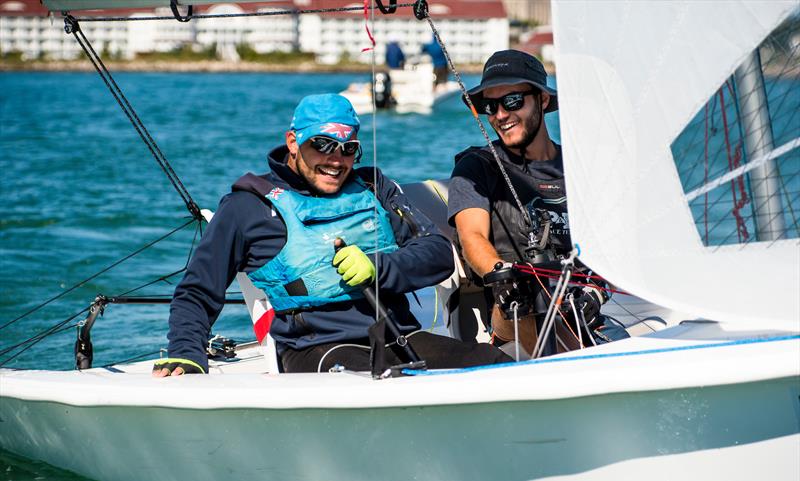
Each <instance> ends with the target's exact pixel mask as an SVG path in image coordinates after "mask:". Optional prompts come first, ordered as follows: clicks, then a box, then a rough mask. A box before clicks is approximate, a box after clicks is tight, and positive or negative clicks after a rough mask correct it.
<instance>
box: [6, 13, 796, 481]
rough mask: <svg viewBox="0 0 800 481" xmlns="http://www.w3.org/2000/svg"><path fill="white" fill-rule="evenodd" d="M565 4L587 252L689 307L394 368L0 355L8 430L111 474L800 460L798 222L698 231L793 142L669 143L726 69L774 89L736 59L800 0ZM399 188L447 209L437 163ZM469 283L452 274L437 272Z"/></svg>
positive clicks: (727, 467)
mask: <svg viewBox="0 0 800 481" xmlns="http://www.w3.org/2000/svg"><path fill="white" fill-rule="evenodd" d="M57 3H58V2H55V1H52V2H49V1H47V0H46V1H45V4H53V5H55V4H57ZM62 3H63V2H62ZM553 7H554V8H553V15H554V31H555V45H556V66H557V71H558V74H559V104H560V115H561V129H562V140H563V141H564V147H563V149H564V150H563V155H564V164H565V171H566V177H567V190H568V196H569V199H570V223H571V229H572V232H573V236H574V237H573V238H574V240H575V241H576V242H577V243H578V244H579V245H580V246H581V254H580V256H581V259H582V260H583V261H584V262H586V263H587V264H589V265H591V266H592V267H593V268H594V269H596V270H597V271H599V272H602V273H603V274H604V276H605V277H606V278H607V279H608V280H609V281H611V282H612V283H614V284H615V285H617V286H619V287H620V288H622V289H624V290H626V291H628V292H631V293H633V294H636V295H637V296H640V297H642V298H644V299H647V300H648V301H651V302H654V303H656V304H658V305H661V306H664V307H665V308H667V309H670V310H673V311H675V312H685V313H688V314H686V315H684V316H683V317H682V319H681V321H682V322H679V323H675V324H673V325H671V326H668V327H665V328H663V329H658V330H656V332H652V333H650V334H646V335H641V336H635V337H631V338H628V339H624V340H620V341H615V342H611V343H607V344H603V345H599V346H596V347H589V348H586V349H583V350H580V351H574V352H568V353H563V354H559V355H555V356H551V357H546V358H540V359H534V360H530V361H524V362H519V363H513V364H508V365H501V366H490V367H484V368H473V369H461V370H445V371H407V372H405V374H406V376H403V377H394V378H387V379H382V380H374V379H373V378H372V377H371V376H369V375H368V374H367V373H354V372H346V371H345V372H330V373H319V374H283V373H279V372H278V371H276V370H275V366H274V365H273V364H272V362H271V361H272V359H271V354H270V352H269V346H268V344H269V342H268V336H266V337H264V338H263V339H262V340H266V342H265V343H264V344H263V345H262V343H259V342H256V343H252V344H249V345H241V346H238V348H237V350H236V357H235V362H233V361H232V360H231V359H227V358H224V357H222V358H219V359H216V360H214V361H213V362H212V364H211V365H212V367H211V373H210V374H209V375H206V376H181V377H177V378H167V379H154V378H152V377H151V376H150V368H151V366H152V361H145V362H140V363H132V364H122V365H116V366H113V367H110V368H95V369H86V370H81V371H71V372H63V371H29V370H10V369H2V370H0V420H2V423H0V426H2V428H1V429H0V447H2V448H3V449H6V450H9V451H11V452H14V453H17V454H19V455H22V456H26V457H29V458H32V459H38V460H43V461H46V462H47V463H50V464H52V465H54V466H58V467H61V468H64V469H68V470H71V471H74V472H76V473H79V474H81V475H84V476H88V477H91V478H96V479H120V480H139V479H197V480H204V479H209V480H211V479H222V478H235V479H256V478H257V479H263V478H268V479H272V478H277V479H292V478H298V479H321V478H326V479H355V480H358V479H387V480H395V479H396V480H406V479H460V480H473V479H474V480H484V479H508V480H523V479H534V478H536V479H553V480H554V479H559V480H564V479H576V478H581V479H640V478H644V477H647V478H661V479H674V478H689V479H726V480H739V479H761V478H762V477H763V476H764V473H769V474H768V476H769V478H770V479H787V480H788V479H791V480H794V479H798V477H799V476H800V324H799V322H800V321H798V319H800V311H799V309H800V308H799V307H798V297H797V296H798V294H797V293H798V292H800V279H798V266H800V249H798V240H797V233H796V232H795V233H794V234H792V233H791V232H790V230H789V229H787V228H786V225H785V223H784V224H783V225H782V226H781V225H776V222H777V221H776V219H777V218H778V216H777V214H776V213H775V211H767V212H766V213H764V212H762V211H761V209H760V208H757V209H754V212H753V213H752V215H751V217H750V218H749V220H748V221H747V222H751V223H756V224H757V226H760V227H758V228H757V229H756V232H757V235H756V236H755V238H752V237H748V238H747V239H745V240H742V239H740V238H739V237H735V236H734V237H733V238H732V240H731V239H728V237H729V236H722V238H721V239H720V238H718V237H715V235H714V232H711V233H710V234H708V235H705V231H702V232H701V230H700V227H699V226H702V225H703V223H704V221H705V220H707V219H708V218H712V217H713V214H716V213H717V211H718V210H719V209H716V210H715V209H708V211H706V210H705V209H704V207H705V204H703V202H702V201H703V200H704V199H706V194H708V198H711V199H715V198H716V197H715V189H717V188H719V187H720V186H723V185H724V186H728V185H729V184H730V182H731V178H733V179H736V178H738V177H741V176H744V175H746V176H747V177H748V179H749V183H750V184H751V185H752V186H753V187H755V185H756V184H758V185H763V184H765V183H768V182H766V181H765V180H764V179H773V180H774V179H776V176H777V178H778V180H780V179H781V178H780V176H779V174H778V173H777V170H778V169H776V167H775V166H776V165H779V164H780V162H781V160H782V159H785V158H786V157H785V156H787V155H789V156H791V155H795V154H796V153H797V150H796V144H797V141H796V140H789V141H788V143H785V142H784V143H780V144H779V145H777V146H776V145H767V143H765V142H756V143H755V146H754V144H753V142H751V141H743V142H742V145H743V149H744V150H746V152H747V156H746V162H740V163H741V165H740V166H738V167H733V166H731V168H729V169H727V172H724V173H719V172H716V171H714V169H709V172H710V173H711V174H715V173H716V174H717V175H718V176H716V177H713V176H712V175H707V176H701V177H700V185H698V184H697V182H698V179H697V177H698V176H697V175H694V176H692V175H689V174H687V173H685V172H683V171H682V170H681V169H682V168H683V167H686V166H687V165H689V164H691V163H692V161H691V159H689V160H687V159H684V158H680V155H678V154H680V153H681V150H680V146H681V142H680V141H679V140H680V139H681V138H682V137H681V136H682V132H683V131H684V129H685V128H686V127H687V126H688V125H689V124H691V123H692V121H693V119H695V118H697V116H698V114H701V113H702V112H704V110H705V106H706V105H707V103H708V100H709V99H710V98H713V96H714V95H715V92H716V91H717V90H718V89H719V88H720V86H721V85H724V84H725V83H726V82H727V81H729V79H730V78H731V77H732V76H733V77H734V78H735V79H736V85H737V86H738V87H737V88H738V89H739V91H740V92H741V91H743V92H746V95H743V96H741V97H742V99H741V100H740V104H744V103H746V102H743V100H747V99H753V98H757V94H756V93H755V92H758V91H759V87H758V85H761V86H762V87H761V88H763V84H759V80H758V78H752V77H751V76H753V75H754V74H755V73H757V74H758V75H755V76H756V77H758V76H761V73H762V71H761V69H760V68H759V69H754V68H748V67H747V65H753V64H754V56H755V55H754V52H757V48H758V47H759V45H761V44H762V42H763V41H764V39H765V38H767V37H768V36H769V35H770V33H771V32H773V31H774V30H775V29H776V28H778V27H779V26H781V25H783V24H784V22H785V21H787V19H791V18H794V17H793V16H795V17H796V15H797V6H796V3H795V2H780V1H775V2H755V1H753V2H750V1H731V2H728V3H726V4H725V8H719V7H718V6H717V4H715V3H711V2H693V1H680V2H679V1H675V2H652V3H647V2H624V3H623V2H602V1H575V0H569V1H567V0H564V1H555V2H554V3H553ZM51 8H54V7H52V6H51ZM620 19H622V20H623V21H620ZM609 25H619V26H620V27H619V28H617V29H615V30H614V31H611V32H610V31H609V29H608V26H609ZM762 81H763V76H762ZM748 82H750V83H748ZM745 85H751V86H753V85H755V87H752V88H750V89H747V90H745V88H744V86H745ZM752 103H753V104H755V106H758V105H762V106H763V102H759V101H754V102H752ZM751 107H752V106H751ZM740 110H741V112H743V113H744V112H748V110H747V109H746V108H745V107H744V105H742V106H741V107H740ZM753 111H754V112H758V109H753ZM718 112H719V111H718ZM745 117H746V116H745V115H742V118H745ZM753 117H754V118H755V117H757V118H761V119H763V118H765V117H764V115H763V112H762V114H761V115H755V114H754V115H753ZM766 118H767V119H768V118H769V116H768V115H767V116H766ZM745 123H746V122H743V124H745ZM742 132H743V133H744V134H745V135H743V137H745V138H746V134H748V133H751V132H753V130H752V128H750V127H743V128H742ZM756 132H762V133H761V134H757V135H756V136H755V139H756V140H761V141H763V140H764V137H765V135H764V134H763V130H762V131H756ZM793 145H794V146H795V147H792V146H793ZM703 151H704V149H701V152H703ZM701 158H702V156H701ZM793 158H794V157H793ZM783 165H786V164H785V163H784V164H783ZM789 165H790V166H791V165H793V164H791V163H790V164H789ZM712 166H713V165H712ZM704 172H705V171H704ZM762 174H763V175H762ZM758 175H762V177H761V178H760V179H759V178H758ZM737 176H738V177H737ZM706 177H708V178H706ZM778 184H780V182H778ZM715 186H716V187H715ZM410 187H412V188H411V189H409V192H412V191H414V188H416V190H417V192H418V193H417V194H413V195H412V196H413V197H415V198H418V200H419V201H420V203H421V204H422V203H424V202H425V198H426V195H427V199H428V200H429V201H430V202H431V204H432V205H434V206H437V207H436V208H438V209H442V206H443V202H442V201H438V202H439V203H438V204H436V202H435V201H434V200H435V198H436V197H434V195H433V194H436V196H438V197H439V198H441V199H443V200H446V184H445V183H444V182H430V183H424V184H418V185H416V186H410ZM776 189H777V190H775V191H772V192H770V190H769V189H767V190H766V193H761V194H758V195H761V196H763V198H760V201H759V202H756V203H755V204H756V205H757V207H759V206H762V205H768V204H769V201H771V200H774V199H775V198H778V199H779V201H780V200H781V199H782V194H781V188H780V186H778V187H777V188H776ZM410 195H411V194H410ZM753 195H754V196H755V195H756V194H755V193H754V194H753ZM430 199H434V200H430ZM789 200H790V201H791V199H789ZM780 203H781V202H778V204H780ZM737 205H738V204H737ZM790 206H791V204H788V205H787V204H786V203H784V204H783V207H782V208H781V210H778V211H777V212H780V213H781V215H783V214H782V212H783V211H784V210H786V209H789V208H790ZM436 208H431V209H430V211H429V213H430V214H431V215H432V216H434V217H435V215H436V213H435V209H436ZM723 210H724V209H723ZM207 215H210V213H209V214H207ZM697 219H699V221H698V220H697ZM759 219H766V220H767V221H768V222H767V223H766V224H763V222H762V220H759ZM747 222H746V223H747ZM777 224H780V222H777ZM735 226H736V228H737V229H738V227H739V224H735ZM795 229H796V225H795ZM736 232H739V230H737V231H736ZM792 236H793V237H792ZM458 286H459V282H458V276H457V275H455V276H454V278H453V279H451V280H450V284H449V285H448V286H443V287H444V288H449V289H451V290H455V291H456V292H457V288H458ZM242 288H243V290H244V291H247V290H248V289H249V287H247V286H246V285H242ZM449 295H454V294H452V293H450V294H449ZM245 298H246V299H247V300H248V301H247V302H248V309H249V311H250V313H251V316H252V318H253V319H254V320H256V319H258V318H259V317H260V316H261V315H263V314H264V312H265V309H266V308H267V307H268V299H266V298H264V297H263V296H259V295H258V293H252V292H250V293H248V292H245ZM464 317H466V316H464ZM451 322H456V321H455V320H453V319H451ZM458 322H459V323H464V322H467V321H466V320H465V319H460V320H459V321H458ZM462 327H463V326H462ZM456 330H457V331H459V332H463V331H465V329H461V328H459V329H456Z"/></svg>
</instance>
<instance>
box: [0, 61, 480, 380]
mask: <svg viewBox="0 0 800 481" xmlns="http://www.w3.org/2000/svg"><path fill="white" fill-rule="evenodd" d="M116 78H117V81H118V83H119V85H120V86H121V87H122V89H123V91H124V92H125V94H126V95H127V97H128V99H129V100H130V102H131V104H132V105H134V107H135V108H136V110H137V112H138V113H139V115H140V117H141V119H142V120H143V122H144V123H145V125H146V126H147V128H148V129H149V130H150V132H151V134H152V135H153V137H154V138H155V140H156V141H157V142H158V144H159V146H160V148H161V150H162V151H163V152H164V154H165V155H166V156H167V158H168V159H169V160H170V162H171V164H172V166H173V167H174V169H175V171H176V172H177V173H178V175H179V176H180V178H181V179H182V181H183V182H184V184H185V186H186V188H187V189H188V190H189V192H190V193H191V195H192V196H193V198H194V199H195V201H196V202H197V203H198V204H199V205H200V206H201V207H204V208H210V209H215V208H216V205H217V202H218V200H219V198H220V197H221V196H222V195H224V194H225V193H226V192H228V191H229V190H230V184H231V183H232V182H233V181H234V180H235V179H236V178H238V177H239V176H240V175H241V174H243V173H245V172H248V171H253V172H262V171H264V170H265V168H266V162H265V156H266V153H267V151H268V150H269V149H271V148H272V147H273V146H274V145H276V144H277V143H279V142H282V139H283V133H284V131H285V130H286V128H287V126H288V124H289V121H290V120H291V115H292V112H293V109H294V106H295V105H296V103H297V102H298V101H299V99H300V98H302V97H303V96H304V95H308V94H312V93H322V92H336V91H340V90H342V89H344V88H346V87H347V85H348V84H349V83H350V82H352V81H356V80H365V77H364V76H363V75H354V74H342V75H296V74H156V73H143V74H118V75H117V76H116ZM466 81H467V83H468V84H469V85H472V84H474V83H475V82H476V79H475V78H473V77H470V78H467V79H466ZM0 105H2V111H1V112H0V125H2V134H1V135H0V151H2V157H1V158H0V168H1V169H2V171H3V181H2V182H3V186H2V192H3V215H2V219H0V256H2V259H3V261H2V262H3V269H2V272H0V283H2V291H3V294H2V300H0V324H4V323H5V322H7V321H9V320H11V319H14V318H15V317H17V316H18V315H20V314H22V313H24V312H25V311H27V310H28V309H31V308H33V307H34V306H36V305H38V304H39V303H41V302H43V301H44V300H46V299H49V298H51V297H52V296H54V295H57V294H59V293H61V292H63V291H64V290H66V289H68V288H69V287H71V286H72V285H74V284H75V283H77V282H79V281H81V280H83V279H85V278H87V277H89V276H90V275H92V274H94V273H95V272H97V271H99V270H100V269H101V268H103V267H105V266H108V265H110V264H112V263H113V262H115V261H116V260H118V259H120V258H121V257H123V256H124V255H126V254H128V253H130V252H132V251H134V250H135V249H137V248H139V247H140V246H142V245H144V244H146V243H148V242H150V241H151V240H154V239H156V238H158V237H159V236H161V235H163V234H164V233H166V232H168V231H169V230H171V229H172V228H174V227H176V226H178V225H180V224H182V223H184V222H185V219H184V217H185V216H186V214H187V212H186V211H185V207H184V206H183V203H182V202H181V200H180V198H179V196H178V195H177V193H176V192H175V191H174V190H173V188H172V186H171V185H170V184H169V183H168V181H167V179H166V176H165V175H164V174H163V173H162V172H161V170H160V169H159V167H158V166H157V164H156V163H155V161H154V160H153V158H152V157H151V155H150V153H149V151H148V150H147V149H146V147H145V146H144V144H143V143H142V142H141V141H140V139H139V138H138V136H137V135H136V133H135V131H134V129H133V127H132V126H131V125H130V124H129V122H128V120H127V118H126V117H125V116H124V115H123V114H122V112H121V110H120V109H119V107H118V106H117V104H116V103H115V102H114V100H113V98H112V97H111V95H110V93H109V92H108V91H107V90H106V88H105V86H104V85H103V83H102V82H101V80H100V79H99V78H98V76H97V75H94V74H82V73H58V74H40V73H12V74H3V75H0ZM362 122H363V124H364V125H363V129H364V130H363V131H362V132H363V133H362V136H361V137H362V139H363V140H364V141H365V144H366V149H365V156H364V159H365V160H364V163H367V164H371V163H372V155H373V148H372V140H371V139H372V135H371V129H372V125H373V119H372V118H371V116H363V118H362ZM374 122H375V123H376V125H377V139H378V165H379V166H381V167H382V168H383V169H384V170H385V171H386V172H387V173H388V174H389V175H390V176H392V177H394V178H395V179H397V180H398V181H399V182H411V181H419V180H423V179H426V178H439V177H447V176H448V175H449V172H450V168H451V166H452V162H453V160H452V159H453V155H454V154H455V153H456V152H458V151H459V150H460V149H462V148H463V147H464V146H466V145H468V144H477V143H480V142H481V138H482V136H481V134H480V132H479V130H478V129H477V128H476V127H475V125H474V120H473V119H472V118H471V116H470V115H468V114H467V113H466V110H465V108H464V106H463V105H462V104H461V102H460V101H459V100H458V99H457V98H453V99H451V100H450V101H448V102H447V103H445V104H444V105H443V106H442V108H440V109H437V111H436V113H435V114H434V115H430V116H423V115H395V114H391V113H381V114H379V115H378V116H377V118H376V119H375V121H374ZM193 236H194V232H193V230H191V229H186V230H184V231H181V232H179V233H178V234H176V235H175V236H173V237H170V238H169V239H168V240H167V241H165V242H162V243H159V244H158V245H156V246H155V247H153V248H151V249H148V250H147V251H145V252H144V253H142V254H140V255H138V256H136V257H134V258H133V259H131V260H129V261H126V262H125V263H123V264H122V265H120V266H118V267H116V268H114V269H112V270H111V271H109V272H108V273H107V274H104V275H103V276H101V277H98V278H97V279H95V280H93V281H91V282H89V283H88V284H86V285H85V286H83V287H81V288H79V289H77V290H75V291H73V292H71V293H69V294H67V295H66V296H64V297H63V298H62V299H59V300H58V301H57V302H54V303H52V304H51V305H48V306H47V307H45V308H43V309H41V310H39V311H37V312H36V313H34V314H32V315H31V316H29V317H27V318H25V319H23V320H21V321H19V322H16V323H15V324H13V325H12V326H10V327H8V328H6V329H5V330H3V331H0V332H1V333H2V341H0V346H2V347H5V346H9V345H11V344H13V343H15V342H19V341H21V340H24V339H27V338H28V337H29V336H30V335H32V334H33V333H35V332H38V331H40V330H42V329H45V328H47V327H49V326H51V325H53V324H54V323H55V322H58V321H60V320H63V319H65V318H67V317H68V316H70V315H72V314H74V313H76V312H78V311H80V310H81V309H83V308H85V307H86V306H88V304H89V303H90V302H91V301H92V299H93V298H94V297H95V295H97V294H98V293H103V294H105V295H118V294H120V293H122V292H124V291H127V290H129V289H132V288H134V287H137V286H139V285H141V284H143V283H145V282H148V281H151V280H153V279H156V278H158V277H159V276H162V275H165V274H167V273H171V272H174V271H177V270H179V269H181V268H182V267H183V265H184V263H185V261H186V257H187V255H188V249H189V246H190V244H191V241H192V238H193ZM172 281H173V282H175V281H177V279H173V280H172ZM172 289H173V286H172V285H170V284H167V283H165V282H160V283H157V284H155V285H153V286H151V287H149V288H147V289H144V290H142V291H137V292H136V294H139V295H156V294H169V293H170V292H171V291H172ZM167 316H168V308H167V307H166V306H163V305H162V306H119V305H112V306H110V307H109V308H108V309H107V310H106V313H105V315H104V316H103V317H102V318H101V319H99V320H98V322H97V324H96V326H95V329H94V330H93V332H92V333H93V337H94V345H95V349H96V351H95V365H102V364H106V363H110V362H113V361H116V360H120V359H125V358H128V357H132V356H135V355H137V354H141V353H143V352H151V351H157V350H158V349H159V348H160V347H163V346H164V344H165V332H166V319H167ZM242 316H246V311H245V310H244V308H243V307H239V306H230V307H228V308H226V310H225V314H224V315H223V316H222V318H221V319H220V321H219V322H218V323H217V330H218V331H219V332H225V333H226V334H228V335H231V336H233V337H236V338H251V337H252V334H251V327H250V322H249V321H248V320H247V318H246V317H245V318H243V317H242ZM76 320H77V319H76ZM72 324H74V322H72ZM120 339H122V340H123V342H120ZM73 340H74V329H70V330H68V331H66V332H63V333H61V334H58V335H54V336H51V337H49V338H47V339H45V340H43V341H42V342H40V343H39V344H37V345H36V346H35V347H34V348H32V349H31V350H30V351H28V352H25V353H24V354H22V355H21V356H19V357H18V358H17V359H15V360H13V361H12V362H11V363H10V364H9V366H13V367H24V368H48V369H70V368H71V367H72V362H73V361H72V343H73Z"/></svg>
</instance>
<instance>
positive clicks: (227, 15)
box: [62, 0, 415, 22]
mask: <svg viewBox="0 0 800 481" xmlns="http://www.w3.org/2000/svg"><path fill="white" fill-rule="evenodd" d="M393 2H396V0H390V1H389V7H388V8H386V7H384V8H386V9H387V10H392V3H393ZM414 5H415V4H414V3H400V4H396V5H395V6H394V7H395V8H394V10H392V12H394V11H395V10H397V7H413V6H414ZM376 9H378V10H381V8H380V6H379V7H374V6H369V7H367V10H376ZM362 11H364V7H362V6H358V7H339V8H315V9H286V10H273V11H269V12H244V13H208V14H201V15H192V19H203V18H236V17H272V16H277V15H304V14H309V13H334V12H362ZM381 11H382V12H383V10H381ZM392 12H388V13H392ZM384 13H387V12H384ZM62 14H63V15H67V13H66V12H62ZM73 18H74V17H73ZM76 20H80V21H81V22H136V21H142V20H175V16H174V15H164V16H154V17H79V18H76Z"/></svg>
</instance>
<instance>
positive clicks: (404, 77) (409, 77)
mask: <svg viewBox="0 0 800 481" xmlns="http://www.w3.org/2000/svg"><path fill="white" fill-rule="evenodd" d="M389 75H390V77H391V79H392V98H393V100H394V103H393V105H392V107H391V108H392V109H393V110H394V111H396V112H398V113H418V114H429V113H431V111H432V110H433V108H434V107H435V106H436V105H437V104H439V103H440V102H442V101H444V100H447V99H449V98H451V97H453V96H454V95H456V94H458V93H460V92H461V89H460V87H459V86H458V83H456V82H453V81H449V82H446V83H443V84H441V85H438V86H436V88H434V87H433V79H434V75H433V67H432V66H431V65H430V64H419V65H415V66H409V67H407V68H406V69H404V70H390V71H389ZM339 93H340V94H341V95H343V96H345V97H347V99H348V100H349V101H350V103H352V104H353V108H354V109H355V111H356V113H358V114H359V115H364V114H369V113H372V112H373V108H372V86H371V85H370V83H369V82H358V83H353V84H351V85H350V86H349V87H348V88H347V90H343V91H342V92H339Z"/></svg>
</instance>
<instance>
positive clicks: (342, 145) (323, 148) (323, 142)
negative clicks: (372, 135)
mask: <svg viewBox="0 0 800 481" xmlns="http://www.w3.org/2000/svg"><path fill="white" fill-rule="evenodd" d="M308 144H309V145H310V146H311V148H312V149H314V150H316V151H317V152H319V153H321V154H326V155H330V154H332V153H334V152H336V149H342V155H344V156H345V157H350V156H353V155H356V154H358V158H357V159H356V160H358V159H360V158H361V142H360V141H358V140H348V141H347V142H339V141H338V140H334V139H332V138H330V137H322V136H319V137H311V138H310V139H308Z"/></svg>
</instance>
